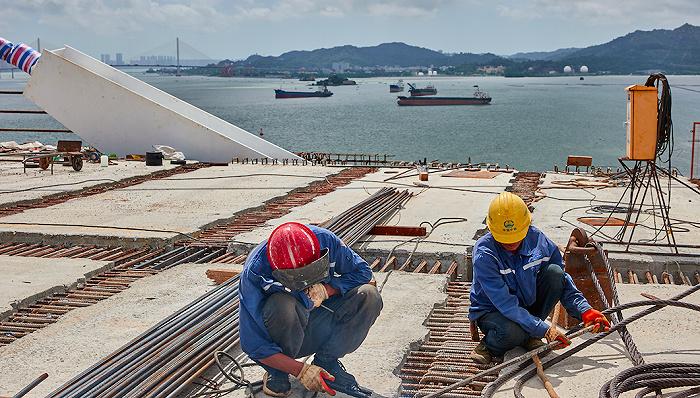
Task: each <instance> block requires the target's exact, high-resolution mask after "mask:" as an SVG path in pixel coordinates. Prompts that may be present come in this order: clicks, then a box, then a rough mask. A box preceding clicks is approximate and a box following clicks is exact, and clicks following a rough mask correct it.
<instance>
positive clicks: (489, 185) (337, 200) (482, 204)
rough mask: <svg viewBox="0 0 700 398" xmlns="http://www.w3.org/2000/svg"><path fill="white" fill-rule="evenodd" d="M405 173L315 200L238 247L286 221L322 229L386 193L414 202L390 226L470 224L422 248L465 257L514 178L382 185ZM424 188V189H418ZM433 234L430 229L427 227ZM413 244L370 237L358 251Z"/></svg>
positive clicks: (439, 178)
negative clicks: (405, 193)
mask: <svg viewBox="0 0 700 398" xmlns="http://www.w3.org/2000/svg"><path fill="white" fill-rule="evenodd" d="M403 170H404V169H390V168H382V169H381V170H380V171H378V172H376V173H373V174H370V175H367V176H365V177H364V178H362V179H358V180H355V181H353V182H352V183H351V184H349V185H348V186H346V187H342V188H339V189H337V190H336V191H334V192H331V193H329V194H328V195H324V196H322V197H318V198H316V199H315V200H314V201H313V202H311V203H308V204H306V205H304V206H300V207H297V208H295V209H294V210H293V211H292V212H291V213H289V214H287V215H285V216H283V217H280V218H278V219H275V220H271V221H270V222H268V223H267V225H266V226H265V227H263V228H258V229H256V230H254V231H251V232H250V233H246V234H241V235H238V236H237V237H236V241H239V242H247V243H255V242H260V241H262V240H263V239H266V238H267V237H268V235H269V234H270V232H272V230H273V229H274V228H275V227H276V226H277V225H279V224H281V223H284V222H287V221H299V222H303V223H321V222H323V221H327V220H329V219H331V218H333V217H334V216H336V215H338V214H340V213H342V212H343V211H345V210H347V209H348V208H350V207H351V206H353V205H355V204H356V203H358V202H360V201H362V200H364V199H366V198H367V197H368V196H369V195H371V194H372V193H374V192H376V191H377V190H379V189H380V188H382V187H396V188H398V189H408V190H409V191H411V192H412V193H413V194H414V196H413V198H411V199H410V200H409V201H408V202H407V203H406V205H405V207H404V208H403V209H401V210H400V211H399V212H398V213H397V214H396V215H395V216H394V217H393V218H391V219H390V220H388V221H387V224H388V225H408V226H418V225H419V224H420V223H421V222H423V221H428V222H436V221H437V220H438V219H440V218H443V217H455V218H466V219H467V220H466V221H460V222H458V223H453V224H445V225H444V226H441V227H439V228H438V229H436V230H435V231H434V232H433V233H432V234H431V235H430V237H429V239H427V240H426V242H423V243H421V244H420V245H419V248H418V251H420V252H433V253H435V252H437V253H439V252H445V253H464V251H465V250H466V248H467V247H468V246H469V245H472V244H473V243H474V242H475V241H474V239H473V237H474V234H475V233H476V232H477V231H478V230H479V229H482V228H485V225H484V224H483V221H484V219H485V216H486V212H487V210H488V205H489V203H490V201H491V199H492V198H493V197H494V196H495V195H496V194H498V193H499V192H502V191H503V190H505V188H506V187H507V186H509V185H510V183H509V180H510V179H512V174H510V173H503V174H499V175H498V176H496V177H495V178H491V179H471V178H453V177H443V175H444V174H446V173H447V172H439V173H432V174H430V176H429V180H428V181H425V182H419V181H418V177H415V176H413V177H406V178H398V179H395V180H392V181H388V182H383V180H384V179H386V178H388V177H390V176H392V175H395V173H396V172H400V171H403ZM414 183H420V184H422V185H424V186H416V185H414ZM428 229H430V228H429V227H428ZM410 239H411V238H407V237H397V236H371V237H367V238H366V239H365V240H364V241H363V242H362V243H361V244H359V245H357V246H356V247H355V248H356V249H358V250H374V249H377V250H390V249H392V248H393V247H394V246H396V245H397V244H400V243H404V245H402V246H400V247H399V248H400V249H406V250H412V249H413V247H412V246H414V244H408V243H406V242H408V241H409V240H410Z"/></svg>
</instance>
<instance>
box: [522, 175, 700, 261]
mask: <svg viewBox="0 0 700 398" xmlns="http://www.w3.org/2000/svg"><path fill="white" fill-rule="evenodd" d="M681 178H683V177H681ZM575 179H580V180H581V182H582V183H584V184H591V185H592V186H590V187H584V188H575V187H567V186H563V185H561V182H564V183H566V182H567V181H572V180H575ZM603 181H604V179H602V178H594V177H585V176H581V175H566V174H556V173H547V175H546V177H545V179H544V183H543V184H542V185H541V186H540V191H539V194H540V195H541V196H542V199H540V200H539V201H537V202H535V203H534V204H533V206H534V208H535V211H534V212H533V223H534V224H535V225H536V226H538V227H539V228H540V229H541V230H542V231H543V232H544V233H546V234H547V235H548V236H549V237H550V238H551V239H552V240H554V241H555V242H556V243H558V244H562V245H565V244H566V242H567V241H568V239H569V235H570V233H571V230H572V229H573V228H574V226H576V227H582V228H584V229H585V230H586V231H588V232H589V235H591V234H592V233H593V232H596V230H597V229H598V227H592V226H589V225H586V224H584V223H582V222H579V221H578V220H577V219H578V218H580V217H607V216H608V215H609V214H610V213H594V212H591V210H590V208H591V206H597V205H616V204H617V203H618V201H620V198H621V197H622V196H623V192H624V191H625V188H624V187H607V188H601V187H596V186H595V184H596V183H600V182H603ZM667 181H668V180H664V182H663V183H662V185H663V188H664V190H665V189H666V188H667V185H666V183H667ZM557 182H558V183H557ZM649 195H651V192H650V193H649V194H648V196H647V201H645V206H644V210H648V211H650V210H651V204H652V202H651V201H650V200H649ZM665 200H667V198H666V196H665ZM655 203H656V205H657V206H658V202H657V201H656V199H655ZM628 204H629V192H628V193H627V196H625V197H624V198H623V199H622V201H621V203H620V206H626V205H628ZM698 209H700V195H698V194H697V193H695V192H693V191H691V190H690V189H688V188H686V187H684V186H683V185H681V184H680V183H678V182H675V181H674V182H673V183H672V184H671V202H670V216H671V218H675V219H677V220H675V221H674V222H675V224H676V225H675V226H674V228H675V232H674V235H675V238H676V242H677V243H679V244H691V245H692V244H695V245H697V244H699V243H700V228H697V227H695V226H692V225H689V224H682V223H680V220H687V221H690V222H691V223H696V225H698V223H700V212H699V211H698ZM658 212H659V211H658V210H657V213H658ZM614 216H616V217H618V218H621V219H624V218H625V213H617V214H614ZM654 222H656V224H654ZM659 222H660V218H659V217H652V216H651V215H650V214H642V216H641V217H640V218H639V220H638V222H637V224H638V226H637V228H636V229H635V232H634V239H633V241H643V240H649V239H653V238H654V237H655V236H657V235H658V237H657V239H658V240H659V242H661V243H666V239H665V234H663V233H659V231H658V228H659ZM619 230H620V227H613V226H605V227H601V228H600V231H599V232H598V233H597V234H596V236H595V238H596V239H597V240H611V239H610V238H611V237H614V235H616V234H617V232H618V231H619ZM626 236H627V237H629V232H628V233H627V235H626ZM610 248H612V246H611V247H610ZM617 248H621V247H617ZM644 250H648V251H654V252H658V253H668V249H657V248H644ZM686 252H687V251H686ZM697 252H698V250H697V249H694V253H697ZM615 256H616V255H614V256H613V257H615Z"/></svg>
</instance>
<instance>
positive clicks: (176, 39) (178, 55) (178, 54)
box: [175, 37, 180, 76]
mask: <svg viewBox="0 0 700 398" xmlns="http://www.w3.org/2000/svg"><path fill="white" fill-rule="evenodd" d="M175 47H176V54H177V71H176V72H175V76H180V38H179V37H176V38H175Z"/></svg>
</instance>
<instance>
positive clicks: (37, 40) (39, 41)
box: [36, 37, 41, 52]
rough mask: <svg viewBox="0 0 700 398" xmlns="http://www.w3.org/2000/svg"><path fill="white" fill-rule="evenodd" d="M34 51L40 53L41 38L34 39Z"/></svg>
mask: <svg viewBox="0 0 700 398" xmlns="http://www.w3.org/2000/svg"><path fill="white" fill-rule="evenodd" d="M36 50H37V51H39V52H41V38H39V37H37V38H36Z"/></svg>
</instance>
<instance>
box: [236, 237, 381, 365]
mask: <svg viewBox="0 0 700 398" xmlns="http://www.w3.org/2000/svg"><path fill="white" fill-rule="evenodd" d="M309 228H310V229H311V231H312V232H313V233H314V234H315V235H316V236H317V237H318V241H319V243H320V245H321V249H328V256H329V268H330V269H329V276H328V278H326V279H325V280H324V281H323V282H325V283H327V284H329V285H330V286H332V287H334V288H335V289H337V290H338V291H339V293H340V295H341V296H342V295H344V294H345V293H346V292H348V291H349V290H352V289H354V288H356V287H358V286H361V285H364V284H366V283H369V281H370V280H371V279H372V270H371V269H370V267H369V265H368V264H367V262H366V261H365V260H363V259H362V257H360V256H359V255H358V254H357V253H355V252H354V251H353V250H352V249H350V248H349V247H347V246H345V244H343V242H342V241H341V240H340V239H339V238H338V237H337V236H335V234H333V233H332V232H331V231H329V230H327V229H324V228H320V227H316V226H313V225H309ZM284 291H285V288H284V286H282V284H281V283H280V282H278V281H276V280H275V279H274V278H273V277H272V268H271V267H270V262H269V261H268V259H267V240H266V241H264V242H262V243H261V244H259V245H258V246H257V247H256V248H255V249H253V251H252V252H250V254H249V255H248V258H247V260H246V262H245V265H244V266H243V272H242V273H241V279H240V289H239V292H238V297H239V298H240V315H239V318H240V337H241V348H242V349H243V351H244V352H245V353H246V354H248V356H249V357H250V358H251V359H253V360H256V361H257V360H260V359H264V358H267V357H269V356H271V355H274V354H277V353H280V352H282V349H281V348H280V346H279V345H278V344H276V343H275V342H274V341H273V340H272V338H271V337H270V333H269V332H268V330H267V328H266V326H265V322H264V320H263V308H264V305H265V302H266V300H267V299H268V298H269V297H270V296H272V295H273V294H275V293H279V292H284ZM289 294H291V295H292V296H294V297H295V298H296V300H297V301H299V302H300V303H301V304H303V306H304V307H305V308H307V309H309V310H311V309H313V302H311V300H310V299H309V297H308V296H307V295H306V294H305V293H303V292H290V293H289Z"/></svg>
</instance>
